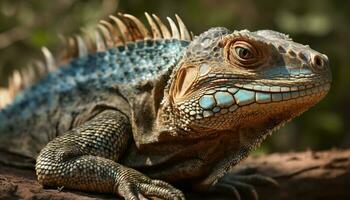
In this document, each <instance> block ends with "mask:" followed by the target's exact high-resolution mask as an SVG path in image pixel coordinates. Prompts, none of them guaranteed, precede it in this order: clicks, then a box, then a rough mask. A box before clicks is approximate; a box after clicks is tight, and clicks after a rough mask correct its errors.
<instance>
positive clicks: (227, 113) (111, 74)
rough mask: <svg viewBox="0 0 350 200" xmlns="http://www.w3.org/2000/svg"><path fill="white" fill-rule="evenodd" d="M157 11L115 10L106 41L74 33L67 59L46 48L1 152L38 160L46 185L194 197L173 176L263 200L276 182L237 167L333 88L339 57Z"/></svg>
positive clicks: (15, 86)
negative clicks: (262, 189) (260, 192)
mask: <svg viewBox="0 0 350 200" xmlns="http://www.w3.org/2000/svg"><path fill="white" fill-rule="evenodd" d="M146 18H147V20H148V24H149V26H150V29H148V28H146V25H145V24H143V23H142V22H141V21H140V20H139V19H138V18H136V17H134V16H132V15H129V14H118V15H115V16H110V18H109V19H108V20H103V21H101V23H100V24H99V25H98V28H97V29H96V31H95V32H94V37H91V35H88V34H87V35H83V36H76V37H72V38H68V39H67V40H66V41H67V42H66V43H67V46H68V48H67V49H66V51H64V53H63V54H61V55H63V56H61V58H60V62H61V63H60V64H56V63H55V59H54V57H53V55H52V54H51V53H50V51H48V50H47V49H46V48H44V49H43V51H44V54H45V57H46V68H43V66H40V65H38V66H37V67H36V68H33V69H32V70H27V71H26V72H25V73H23V72H17V73H15V75H14V78H13V79H12V80H13V81H12V82H11V84H10V86H9V88H8V89H7V90H6V91H3V92H2V95H3V96H2V98H3V99H5V97H6V95H5V94H10V96H11V95H12V96H14V94H16V93H17V95H16V97H15V98H14V99H13V100H12V101H11V102H9V104H8V105H6V106H5V107H4V108H3V109H2V110H1V112H0V149H1V151H2V152H10V153H13V154H16V155H21V156H25V157H27V158H32V159H36V164H35V170H36V174H37V177H38V180H39V182H40V183H41V184H43V185H46V186H52V187H58V186H64V187H65V188H71V189H78V190H84V191H97V192H106V193H114V194H116V195H119V196H121V197H123V198H125V199H142V198H144V197H145V198H151V197H158V198H161V199H184V195H183V193H182V192H181V191H180V190H178V189H176V188H175V187H173V186H172V185H170V184H169V183H172V184H175V185H176V184H178V183H186V184H187V185H189V184H190V185H191V188H193V189H195V190H198V191H224V192H225V191H226V192H227V191H230V192H232V194H234V195H235V196H236V197H237V199H240V198H241V196H240V190H241V189H248V190H249V191H250V192H251V194H253V196H254V197H257V195H256V192H255V189H254V187H253V186H252V185H250V184H251V183H252V182H254V181H260V182H261V181H262V182H266V183H267V182H270V183H274V181H273V180H272V179H270V178H267V177H263V176H260V175H256V174H247V175H242V174H233V173H226V172H227V171H228V170H229V169H230V168H231V167H232V166H234V165H236V164H238V163H239V162H240V161H241V160H242V159H244V158H245V157H247V155H248V154H249V152H251V151H252V150H253V149H254V148H256V147H257V146H259V145H260V143H261V142H262V141H263V140H264V139H265V138H266V136H267V135H269V134H271V132H272V131H273V130H276V129H278V128H279V127H281V126H282V125H283V124H284V123H285V122H287V121H289V120H291V119H292V118H294V117H296V116H298V115H300V114H301V113H303V112H304V111H306V110H308V109H309V108H310V107H311V106H313V105H315V104H316V103H317V102H318V101H320V100H321V99H322V98H323V97H324V96H325V95H326V93H327V92H328V90H329V89H330V83H331V73H330V68H329V64H328V58H327V56H326V55H324V54H321V53H319V52H317V51H315V50H312V49H311V48H310V47H309V46H308V45H302V44H299V43H296V42H293V40H292V39H291V38H290V37H289V36H288V35H285V34H282V33H279V32H276V31H272V30H259V31H254V32H251V31H248V30H241V31H230V30H228V29H226V28H222V27H217V28H210V29H209V30H208V31H206V32H204V33H202V34H200V35H198V36H195V37H194V36H193V34H191V32H189V31H188V30H187V28H186V26H185V25H184V23H183V22H182V20H181V19H180V18H179V17H178V16H177V15H176V18H177V24H176V23H175V22H174V21H173V20H172V19H171V18H167V19H168V21H169V24H170V29H169V28H168V27H167V26H166V25H165V24H164V23H163V22H162V21H161V20H160V19H159V17H157V16H156V15H149V14H147V13H146ZM92 38H94V39H92ZM34 72H35V73H36V74H39V75H37V76H30V77H29V78H28V76H29V75H30V74H35V73H34ZM45 74H46V75H45ZM34 79H35V80H38V81H36V82H35V83H34V81H32V80H34ZM27 85H30V86H28V87H25V86H27ZM21 88H23V91H21V92H19V90H20V89H21ZM3 104H4V103H3ZM4 160H5V158H3V159H2V161H4ZM8 162H10V163H11V161H8Z"/></svg>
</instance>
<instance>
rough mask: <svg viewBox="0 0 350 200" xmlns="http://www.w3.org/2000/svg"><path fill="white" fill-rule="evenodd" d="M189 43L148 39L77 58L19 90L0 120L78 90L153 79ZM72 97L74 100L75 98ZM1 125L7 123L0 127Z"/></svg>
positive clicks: (28, 112) (30, 113)
mask: <svg viewBox="0 0 350 200" xmlns="http://www.w3.org/2000/svg"><path fill="white" fill-rule="evenodd" d="M188 43H189V42H188V41H183V40H178V39H160V40H154V41H153V40H145V41H138V42H135V43H129V44H127V45H126V46H119V47H116V48H112V49H109V50H107V51H104V52H97V53H95V54H89V55H88V56H85V57H82V58H77V59H74V60H72V61H71V62H70V63H69V64H67V65H65V66H62V67H61V68H59V69H58V70H57V71H54V72H51V73H49V74H48V75H47V76H46V77H44V79H42V80H41V81H39V82H38V84H35V85H33V86H32V87H29V88H28V89H26V90H24V91H23V92H22V93H20V94H19V95H18V96H17V97H16V99H15V100H14V102H13V103H12V104H11V105H10V106H8V107H6V108H5V109H3V110H1V112H0V121H4V122H5V121H7V122H10V120H9V119H10V118H11V116H15V117H18V116H22V119H28V118H30V117H32V116H33V115H34V113H35V112H38V111H40V112H42V111H43V110H41V109H40V108H42V109H44V112H47V111H48V110H47V109H50V108H53V105H57V104H60V103H61V102H57V100H58V99H59V97H60V96H61V97H62V96H68V97H73V96H74V94H76V93H79V92H86V93H89V91H94V92H95V91H98V90H105V89H108V88H110V87H112V86H114V85H117V84H125V83H128V84H130V83H138V82H140V81H143V80H148V79H154V78H155V77H156V76H157V75H158V74H161V73H162V72H163V71H166V70H168V69H169V68H170V67H172V66H174V65H175V64H176V63H177V62H178V61H179V60H180V59H181V57H182V56H183V54H184V51H185V49H186V47H187V45H188ZM48 96H50V97H51V98H47V97H48ZM54 96H56V98H53V97H54ZM70 100H71V101H72V102H71V103H74V99H70ZM70 100H69V99H68V101H70ZM64 103H65V104H67V103H69V102H64ZM45 110H46V111H45ZM5 119H6V120H5ZM1 125H4V124H3V123H1V124H0V128H1Z"/></svg>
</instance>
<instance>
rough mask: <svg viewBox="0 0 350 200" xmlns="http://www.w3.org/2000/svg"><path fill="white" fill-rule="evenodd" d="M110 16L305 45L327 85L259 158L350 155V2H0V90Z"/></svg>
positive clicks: (259, 151)
mask: <svg viewBox="0 0 350 200" xmlns="http://www.w3.org/2000/svg"><path fill="white" fill-rule="evenodd" d="M116 10H118V11H120V12H127V13H131V14H133V15H136V16H139V17H142V19H143V20H144V17H143V12H144V11H147V12H149V13H156V14H158V15H159V16H161V17H162V18H163V19H164V17H165V16H167V15H169V16H173V15H174V14H175V13H177V14H179V15H180V16H181V17H182V18H183V20H184V21H185V23H186V24H187V26H188V27H189V29H190V30H192V31H193V32H194V33H195V34H199V33H201V32H203V31H205V30H207V29H208V28H210V27H214V26H224V27H227V28H229V29H231V30H234V29H249V30H257V29H273V30H277V31H280V32H285V33H287V34H289V35H290V36H291V37H292V38H293V39H294V40H295V41H297V42H300V43H303V44H309V45H310V46H311V47H312V48H314V49H316V50H318V51H320V52H322V53H325V54H327V55H328V57H329V58H330V63H331V67H332V73H333V85H332V88H331V91H330V93H329V94H328V96H327V97H326V98H325V99H324V100H323V101H322V102H321V103H319V104H318V105H317V106H316V107H314V108H312V109H311V110H310V111H308V112H306V113H305V114H303V115H302V116H301V117H298V118H297V119H295V120H293V122H292V123H289V124H288V125H286V126H285V127H284V128H282V129H281V130H280V131H278V133H275V134H274V135H273V136H272V137H271V138H269V139H268V141H267V142H265V144H264V145H263V146H262V147H261V148H259V150H258V151H257V153H264V152H275V151H290V150H296V151H301V150H305V149H309V148H310V149H314V150H322V149H329V148H349V147H350V133H349V132H350V131H349V130H350V129H349V128H350V119H349V116H350V115H349V113H350V105H349V103H350V92H349V91H350V76H349V75H350V66H349V63H350V54H349V53H350V51H349V49H350V1H347V0H318V1H314V0H303V1H296V0H287V1H280V0H264V1H258V0H172V1H156V0H143V1H142V0H124V1H123V0H121V1H118V0H90V1H82V0H80V1H79V0H57V1H47V0H1V1H0V86H2V87H4V86H6V84H7V77H8V76H9V75H10V74H11V73H12V71H13V70H14V69H16V68H19V67H25V66H26V65H27V64H28V63H29V62H30V61H33V59H35V58H41V57H42V55H41V53H40V47H41V46H47V47H48V48H49V49H51V50H53V51H54V52H55V51H57V49H58V46H59V39H58V34H63V35H66V36H68V35H72V34H76V33H78V32H79V31H80V30H81V28H82V27H83V28H89V27H94V25H95V24H96V23H97V22H98V21H99V20H100V19H103V18H106V16H108V15H109V14H111V13H115V12H116Z"/></svg>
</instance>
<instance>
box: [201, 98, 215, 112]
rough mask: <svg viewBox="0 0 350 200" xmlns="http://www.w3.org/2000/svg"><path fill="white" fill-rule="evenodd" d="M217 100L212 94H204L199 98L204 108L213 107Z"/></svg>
mask: <svg viewBox="0 0 350 200" xmlns="http://www.w3.org/2000/svg"><path fill="white" fill-rule="evenodd" d="M215 104H216V102H215V99H214V97H213V96H212V95H204V96H202V97H201V98H200V99H199V105H200V107H202V108H203V109H212V108H213V107H214V106H215Z"/></svg>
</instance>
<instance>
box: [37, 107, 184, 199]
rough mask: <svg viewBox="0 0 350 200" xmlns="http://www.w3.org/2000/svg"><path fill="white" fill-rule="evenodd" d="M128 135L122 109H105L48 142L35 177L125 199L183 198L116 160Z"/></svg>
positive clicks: (164, 185) (54, 183)
mask: <svg viewBox="0 0 350 200" xmlns="http://www.w3.org/2000/svg"><path fill="white" fill-rule="evenodd" d="M130 136H131V128H130V123H129V120H128V118H127V117H126V116H125V115H124V114H123V113H121V112H119V111H115V110H107V111H104V112H102V113H100V114H99V115H97V116H96V117H94V118H93V119H92V120H90V121H88V122H86V123H85V124H83V125H81V126H79V127H77V128H75V129H73V130H71V131H69V132H68V133H66V134H64V135H63V136H60V137H57V138H56V139H54V140H53V141H51V142H50V143H49V144H47V146H46V147H45V148H44V149H43V150H42V151H41V152H40V154H39V156H38V158H37V163H36V173H37V176H38V180H39V182H40V183H42V184H43V185H47V186H64V187H65V188H71V189H79V190H85V191H97V192H112V193H114V194H117V195H120V196H122V197H124V198H125V199H133V200H134V199H140V198H142V197H151V196H155V197H159V198H162V199H184V196H183V194H182V193H181V191H179V190H177V189H175V188H174V187H172V186H171V185H170V184H168V183H165V182H163V181H160V180H152V179H150V178H148V177H147V176H145V175H143V174H142V173H140V172H138V171H136V170H134V169H131V168H127V167H125V166H122V165H120V164H118V163H117V161H118V159H119V157H120V156H121V155H122V154H123V152H124V151H125V149H126V148H127V146H128V143H129V139H130Z"/></svg>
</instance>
